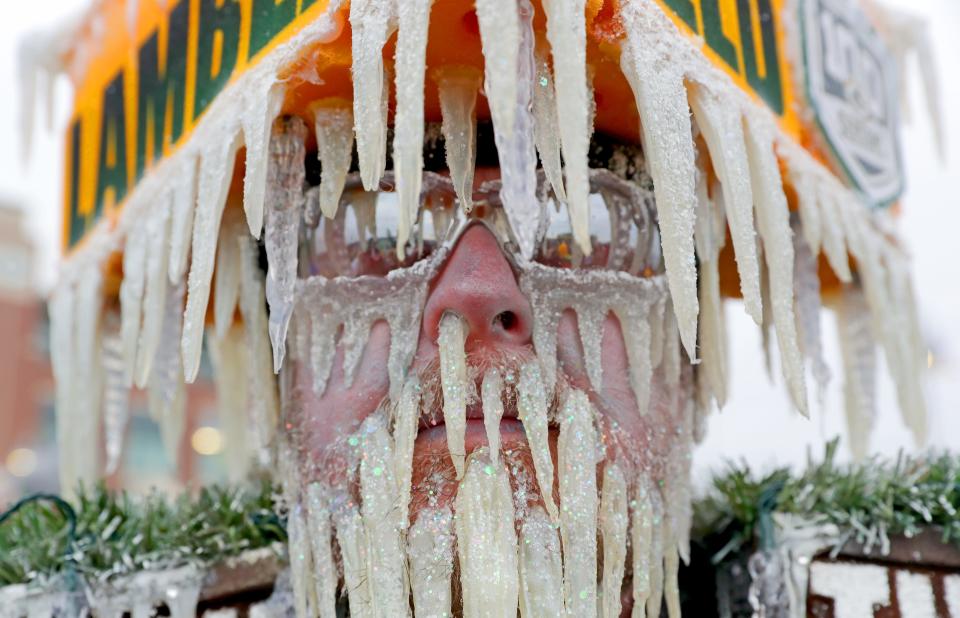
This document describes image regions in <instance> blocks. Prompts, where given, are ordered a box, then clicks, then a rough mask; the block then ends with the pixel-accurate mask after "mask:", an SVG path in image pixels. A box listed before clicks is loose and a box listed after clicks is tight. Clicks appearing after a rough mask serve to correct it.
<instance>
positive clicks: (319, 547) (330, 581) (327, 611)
mask: <svg viewBox="0 0 960 618" xmlns="http://www.w3.org/2000/svg"><path fill="white" fill-rule="evenodd" d="M306 501H307V505H306V506H307V527H308V530H309V532H308V534H307V536H308V537H309V538H310V550H311V554H312V556H313V582H312V583H313V589H314V597H315V599H316V602H317V606H316V608H315V609H316V614H317V615H318V616H319V617H320V618H335V617H336V615H337V578H338V575H337V564H336V562H334V559H333V549H332V548H331V546H330V540H331V535H332V531H331V529H330V508H329V505H328V504H327V498H326V496H325V495H324V490H323V487H322V486H321V485H320V484H319V483H311V484H310V485H308V486H307V492H306Z"/></svg>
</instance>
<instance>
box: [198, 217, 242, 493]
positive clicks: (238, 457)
mask: <svg viewBox="0 0 960 618" xmlns="http://www.w3.org/2000/svg"><path fill="white" fill-rule="evenodd" d="M243 232H244V233H246V229H245V228H243ZM222 240H224V241H225V240H227V239H222ZM207 346H208V347H207V349H208V350H209V351H210V360H211V363H212V365H213V378H214V383H215V384H216V387H217V411H218V413H219V417H220V426H221V428H222V429H223V434H224V438H225V440H224V442H225V444H226V448H225V449H224V455H225V456H226V457H225V459H226V464H227V465H226V469H227V475H228V477H229V479H230V480H231V481H233V482H238V481H241V480H243V479H245V478H246V476H247V471H248V470H249V468H250V464H251V462H252V460H253V458H252V457H251V452H250V445H249V443H248V437H249V436H248V434H249V423H248V417H247V406H248V403H247V384H248V381H247V370H248V368H249V361H248V360H247V349H246V341H245V338H244V332H243V329H242V328H240V327H239V326H233V327H231V328H230V329H228V330H227V331H226V332H225V333H224V334H223V336H222V337H219V336H218V337H208V338H207Z"/></svg>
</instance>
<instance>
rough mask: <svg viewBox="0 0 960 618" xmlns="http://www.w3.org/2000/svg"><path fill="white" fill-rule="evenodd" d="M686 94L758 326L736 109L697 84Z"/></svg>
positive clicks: (749, 204)
mask: <svg viewBox="0 0 960 618" xmlns="http://www.w3.org/2000/svg"><path fill="white" fill-rule="evenodd" d="M689 95H690V108H691V109H692V110H693V117H694V119H695V120H696V122H697V127H698V128H699V129H700V134H701V135H703V139H704V141H705V142H706V143H707V150H709V152H710V161H711V163H712V164H713V169H714V170H715V171H716V173H717V176H718V177H719V179H720V184H721V187H722V190H723V205H724V212H725V214H726V222H727V224H729V226H730V237H731V239H732V240H733V249H734V255H735V256H736V260H737V272H738V273H739V275H740V291H741V293H742V294H743V304H744V307H745V309H746V311H747V314H749V315H750V317H752V318H753V321H754V322H756V323H757V324H758V325H759V324H760V323H761V322H762V321H763V313H762V308H761V302H760V267H759V262H758V259H757V242H756V232H755V230H754V226H753V189H752V187H751V184H750V168H749V166H748V164H747V151H746V143H745V142H744V138H743V122H742V117H741V114H740V110H739V109H738V107H737V106H735V105H730V104H729V103H728V102H725V101H722V100H721V99H720V97H719V96H717V95H716V94H714V93H713V92H712V91H711V90H710V89H709V88H707V87H706V86H703V85H700V84H695V85H694V86H693V87H692V88H690V90H689Z"/></svg>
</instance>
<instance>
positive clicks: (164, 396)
mask: <svg viewBox="0 0 960 618" xmlns="http://www.w3.org/2000/svg"><path fill="white" fill-rule="evenodd" d="M184 287H185V286H184V283H183V282H182V281H181V282H180V283H179V284H177V285H175V286H170V287H168V288H167V298H166V304H165V307H164V310H163V325H162V326H161V327H160V345H159V346H158V347H157V353H156V355H155V356H154V360H153V367H152V368H151V371H150V379H149V381H148V384H147V401H148V410H149V411H150V417H151V418H153V419H154V420H155V421H156V422H157V424H159V425H160V437H161V440H162V442H163V446H164V450H165V451H166V453H167V457H168V458H169V461H172V462H175V461H177V453H178V451H179V448H180V439H181V437H182V435H183V429H184V426H185V414H186V392H185V389H184V384H183V361H182V357H181V355H180V336H181V333H182V331H183V296H184Z"/></svg>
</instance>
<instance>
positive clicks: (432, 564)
mask: <svg viewBox="0 0 960 618" xmlns="http://www.w3.org/2000/svg"><path fill="white" fill-rule="evenodd" d="M431 275H432V273H431V272H429V269H428V268H427V267H424V268H423V272H420V273H419V274H414V275H413V276H410V277H406V278H404V279H402V280H401V279H400V278H393V279H390V278H387V279H385V280H384V281H383V282H382V283H381V284H379V285H380V286H381V288H380V289H379V290H375V291H374V292H375V293H374V292H370V293H369V296H367V297H364V296H363V293H362V292H361V290H360V288H359V287H357V286H356V285H351V284H350V283H349V282H346V281H340V282H336V281H322V282H316V281H309V280H308V281H304V282H301V284H300V287H299V289H298V304H297V309H296V310H295V314H294V320H293V323H292V328H293V341H294V343H295V345H294V346H293V361H294V362H293V363H291V365H290V367H291V369H290V370H289V371H288V375H287V377H286V380H285V383H286V384H287V385H288V386H287V388H286V389H285V393H284V399H285V406H284V409H285V411H284V414H285V424H286V427H287V429H288V432H287V434H286V436H285V444H284V445H283V448H282V449H281V451H282V452H281V457H280V466H279V472H280V474H281V476H282V478H283V479H284V482H285V487H286V489H285V494H286V500H287V503H288V507H289V524H288V528H289V534H290V547H291V552H290V555H291V568H292V574H293V578H292V579H293V582H294V590H295V593H296V596H297V599H298V601H297V602H298V604H299V605H300V606H301V607H302V608H304V609H305V610H306V609H307V608H310V611H309V613H310V615H316V614H319V615H331V616H332V615H333V614H332V613H329V612H332V611H334V610H333V603H334V601H335V599H336V598H337V591H338V590H340V591H341V593H346V595H347V596H348V598H349V603H350V608H351V614H352V615H359V616H366V615H373V614H374V613H376V614H378V615H391V616H392V615H407V614H409V608H410V603H411V598H412V603H413V608H414V610H415V613H416V614H417V615H444V614H446V615H450V614H451V613H454V614H458V615H459V614H462V615H468V616H471V615H480V614H484V615H486V614H490V613H492V614H497V615H500V614H502V615H509V616H513V615H515V614H516V610H517V608H518V607H519V608H520V609H521V611H522V613H523V614H524V615H528V616H529V615H561V614H563V613H565V612H566V613H568V614H571V615H587V614H592V613H595V612H596V611H597V610H598V608H601V609H602V610H603V614H604V615H609V616H616V615H619V614H620V611H621V609H622V607H623V604H626V605H629V604H631V603H632V604H633V605H634V606H643V605H647V609H648V611H649V612H651V614H650V615H659V607H660V604H661V600H662V599H666V602H667V605H668V607H669V608H670V610H671V614H672V615H677V614H676V613H675V612H677V611H678V608H679V600H678V596H677V579H676V578H677V568H678V564H679V559H680V557H681V556H685V554H686V552H687V551H688V550H687V547H688V541H687V535H688V529H689V520H690V497H689V459H690V450H691V445H692V433H693V424H694V419H693V414H694V412H693V408H694V406H693V398H692V396H691V392H692V386H691V385H692V381H693V380H692V375H691V373H692V372H691V371H690V367H689V364H688V363H685V362H682V358H681V357H682V352H681V351H680V346H679V341H678V338H677V331H676V325H675V318H673V314H672V309H671V308H670V303H669V301H668V299H667V298H666V294H665V291H664V285H663V282H662V281H660V280H656V279H654V280H639V279H636V278H627V277H621V276H617V275H614V274H611V273H585V272H576V273H573V272H568V273H562V272H557V271H553V270H551V269H546V268H542V267H537V266H531V267H529V268H528V269H526V270H525V271H524V272H522V273H521V278H520V284H521V288H522V289H523V291H524V293H525V294H526V295H527V296H528V298H529V300H530V303H531V305H532V307H533V312H534V321H535V325H534V346H533V347H534V348H535V349H536V353H535V352H534V349H530V350H527V351H523V352H519V353H515V354H509V355H497V354H494V355H469V356H468V355H467V354H466V351H465V340H466V337H467V332H466V331H465V328H464V322H463V321H462V320H461V319H460V318H459V316H457V315H455V314H447V315H445V316H444V318H443V319H442V320H441V324H440V337H439V340H438V347H439V359H438V360H437V361H436V362H433V363H429V364H427V365H426V366H424V367H422V368H420V370H419V371H417V372H416V375H415V376H410V377H406V378H404V376H405V375H406V371H407V367H409V366H410V360H411V359H412V355H413V349H412V348H413V346H415V343H416V338H415V337H414V338H413V339H412V341H411V340H410V337H409V336H404V333H409V332H416V330H417V329H416V328H415V327H416V325H418V324H419V321H420V316H419V315H418V312H417V311H416V310H415V309H413V308H414V307H420V306H422V299H423V295H424V294H425V293H426V288H425V285H424V283H423V282H424V281H427V280H429V277H430V276H431ZM588 290H589V291H590V292H591V293H590V294H586V293H585V292H586V291H588ZM365 298H367V299H369V300H365ZM374 298H376V300H375V301H374V300H373V299H374ZM565 312H568V313H572V314H573V316H575V323H576V324H577V330H578V331H579V332H578V334H579V339H580V342H581V346H582V350H583V365H584V371H583V372H582V373H585V374H586V377H580V378H577V377H575V376H570V375H567V373H566V372H565V371H564V370H563V368H562V367H561V368H560V369H559V370H558V367H557V361H556V358H557V348H558V346H557V338H558V334H559V335H560V336H562V333H559V332H558V331H559V330H560V329H558V327H559V326H560V322H561V321H562V319H563V318H562V317H561V316H562V315H563V314H564V313H565ZM610 314H613V315H615V316H616V318H617V322H618V323H619V326H620V329H619V330H620V333H621V336H622V337H623V344H624V348H625V349H626V350H627V356H628V359H629V369H628V371H629V374H630V380H629V382H630V384H631V385H632V390H633V391H634V393H636V394H637V396H636V397H631V396H627V397H615V396H603V395H601V394H600V393H604V391H603V389H602V388H601V382H602V372H603V370H604V368H603V367H601V363H600V356H601V349H600V348H601V341H600V340H601V338H602V337H603V336H605V334H606V333H605V332H604V322H605V321H606V322H607V324H609V320H607V316H608V315H610ZM378 321H384V322H386V323H387V324H388V325H389V328H390V332H391V333H397V334H398V336H397V337H396V338H393V337H391V342H390V352H389V359H388V361H387V363H386V364H387V367H386V371H385V373H387V374H388V375H389V378H390V383H391V384H390V389H389V390H390V394H388V395H387V396H386V397H384V398H383V400H382V401H381V402H380V405H379V406H377V407H376V410H375V411H374V412H373V413H372V414H370V415H369V416H367V417H366V418H365V419H363V420H362V421H361V424H360V426H359V428H355V426H354V427H350V428H347V429H344V430H343V432H342V433H341V435H339V437H338V438H337V439H335V440H333V441H332V442H329V441H328V443H327V444H326V445H325V446H324V447H323V448H322V449H317V448H315V445H316V442H317V441H316V440H315V439H314V435H313V434H314V433H315V431H316V428H317V427H318V426H319V425H322V424H323V423H324V422H325V418H324V417H325V416H326V415H328V414H332V413H333V411H332V410H329V411H328V410H317V409H306V408H307V407H308V406H304V404H303V399H304V398H303V393H304V391H305V389H309V390H311V391H313V392H320V393H322V392H323V390H324V389H325V388H326V383H327V380H328V376H329V375H330V372H331V371H334V372H336V371H341V372H342V376H343V377H344V378H345V379H346V380H348V381H352V380H353V374H354V373H356V372H357V366H358V364H359V363H360V355H362V351H363V348H364V345H365V344H366V342H367V338H368V337H369V331H370V329H371V328H372V327H373V326H374V324H375V323H376V322H378ZM606 330H610V329H609V328H607V329H606ZM338 332H340V333H341V334H340V337H339V342H337V338H336V334H337V333H338ZM338 347H339V349H340V350H341V352H340V353H339V354H335V351H336V350H337V349H338ZM335 358H336V359H337V361H339V364H340V365H341V366H340V368H334V367H332V365H334V364H335V360H334V359H335ZM606 370H607V371H609V370H610V368H606ZM584 381H586V383H584ZM628 388H629V387H628ZM604 394H606V393H604ZM306 399H309V398H308V397H307V398H306ZM637 400H640V401H644V402H648V403H646V404H645V405H642V406H638V405H637ZM624 408H630V409H624ZM638 408H639V409H638ZM627 414H631V415H635V417H636V415H639V422H637V423H631V424H630V426H631V427H630V429H627V428H626V427H625V424H623V423H620V422H619V421H618V420H617V419H622V418H625V415H627ZM501 419H502V420H501ZM441 422H442V425H441V424H440V423H441ZM454 513H455V514H456V516H454ZM598 566H599V569H598ZM598 575H599V576H598Z"/></svg>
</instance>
